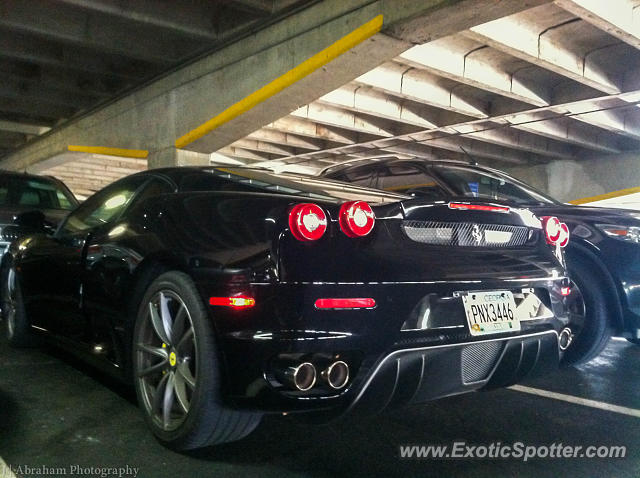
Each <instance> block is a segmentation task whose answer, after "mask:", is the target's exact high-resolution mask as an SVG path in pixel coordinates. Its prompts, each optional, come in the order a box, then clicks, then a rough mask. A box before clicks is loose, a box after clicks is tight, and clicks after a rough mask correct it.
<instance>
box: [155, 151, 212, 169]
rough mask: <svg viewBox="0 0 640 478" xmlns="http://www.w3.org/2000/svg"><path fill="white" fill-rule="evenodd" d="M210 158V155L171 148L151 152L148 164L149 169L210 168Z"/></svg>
mask: <svg viewBox="0 0 640 478" xmlns="http://www.w3.org/2000/svg"><path fill="white" fill-rule="evenodd" d="M209 156H210V155H209V154H204V153H196V152H194V151H186V150H184V149H176V148H174V147H169V148H165V149H161V150H160V151H154V152H151V153H150V154H149V158H148V160H147V164H148V168H149V169H154V168H169V167H172V166H208V165H209Z"/></svg>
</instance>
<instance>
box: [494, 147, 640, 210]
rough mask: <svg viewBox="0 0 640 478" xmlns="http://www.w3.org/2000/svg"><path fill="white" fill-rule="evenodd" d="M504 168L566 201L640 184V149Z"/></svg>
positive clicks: (639, 185)
mask: <svg viewBox="0 0 640 478" xmlns="http://www.w3.org/2000/svg"><path fill="white" fill-rule="evenodd" d="M503 169H505V168H503ZM505 170H506V171H507V172H508V173H509V174H511V175H512V176H514V177H516V178H518V179H521V180H522V181H524V182H526V183H529V184H531V185H532V186H534V187H536V188H537V189H540V190H541V191H544V192H547V193H548V194H549V195H551V196H553V197H554V198H556V199H558V200H560V201H563V202H569V201H574V200H577V199H582V198H587V197H592V196H598V195H601V194H605V193H610V192H613V191H620V190H623V189H628V188H637V187H640V155H638V153H633V154H621V155H616V156H603V157H600V158H594V159H588V160H582V161H575V160H558V161H552V162H550V163H548V164H543V165H536V166H518V167H512V168H506V169H505Z"/></svg>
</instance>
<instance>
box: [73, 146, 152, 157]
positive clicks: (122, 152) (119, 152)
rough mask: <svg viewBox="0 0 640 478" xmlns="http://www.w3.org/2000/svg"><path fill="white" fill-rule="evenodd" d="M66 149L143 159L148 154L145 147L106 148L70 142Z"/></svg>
mask: <svg viewBox="0 0 640 478" xmlns="http://www.w3.org/2000/svg"><path fill="white" fill-rule="evenodd" d="M67 149H68V150H69V151H77V152H80V153H91V154H105V155H108V156H121V157H123V158H139V159H144V158H146V157H147V156H149V151H147V150H146V149H124V148H108V147H106V146H78V145H73V144H70V145H69V146H68V147H67Z"/></svg>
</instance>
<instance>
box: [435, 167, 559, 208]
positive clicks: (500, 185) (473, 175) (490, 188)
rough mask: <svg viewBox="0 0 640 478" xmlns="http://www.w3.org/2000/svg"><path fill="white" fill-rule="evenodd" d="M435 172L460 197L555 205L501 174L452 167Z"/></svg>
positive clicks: (523, 203) (548, 199)
mask: <svg viewBox="0 0 640 478" xmlns="http://www.w3.org/2000/svg"><path fill="white" fill-rule="evenodd" d="M434 170H435V171H437V174H438V175H439V176H440V177H441V178H442V179H443V180H444V182H445V183H446V184H447V186H449V187H450V188H451V189H452V190H453V191H454V192H455V193H456V194H458V195H460V196H467V197H476V198H483V199H498V200H504V201H513V202H515V203H518V204H522V205H535V204H540V203H543V204H548V203H554V201H553V200H552V199H550V198H548V197H546V196H544V195H542V194H541V193H538V192H537V191H534V190H533V189H529V188H526V187H525V186H524V185H521V184H518V183H517V182H515V181H512V180H510V178H508V177H506V176H502V175H499V174H492V173H489V172H485V171H480V170H476V169H471V168H460V167H452V166H447V167H437V168H435V169H434Z"/></svg>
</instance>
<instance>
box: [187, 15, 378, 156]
mask: <svg viewBox="0 0 640 478" xmlns="http://www.w3.org/2000/svg"><path fill="white" fill-rule="evenodd" d="M382 23H383V17H382V15H378V16H377V17H375V18H374V19H373V20H370V21H368V22H367V23H365V24H364V25H361V26H359V27H358V28H356V29H355V30H354V31H352V32H351V33H349V34H348V35H345V36H344V37H342V38H340V39H339V40H338V41H336V42H335V43H333V44H332V45H330V46H328V47H327V48H325V49H324V50H322V51H320V52H318V53H316V54H315V55H313V56H312V57H311V58H309V59H307V60H305V61H303V62H302V63H300V64H299V65H298V66H296V67H295V68H293V69H291V70H289V71H288V72H286V73H285V74H283V75H281V76H279V77H278V78H276V79H275V80H273V81H272V82H271V83H268V84H266V85H265V86H263V87H262V88H260V89H259V90H257V91H254V92H253V93H251V94H250V95H249V96H247V97H246V98H244V99H242V100H240V101H238V102H237V103H235V104H234V105H231V106H230V107H229V108H227V109H226V110H224V111H223V112H222V113H220V114H219V115H217V116H215V117H213V118H211V119H210V120H209V121H207V122H206V123H203V124H201V125H200V126H198V127H197V128H195V129H194V130H191V131H189V132H188V133H187V134H185V135H184V136H181V137H180V138H178V139H177V140H176V143H175V144H176V148H184V147H185V146H187V145H188V144H190V143H193V142H194V141H196V140H197V139H200V138H202V137H203V136H204V135H206V134H208V133H210V132H211V131H213V130H214V129H216V128H218V127H219V126H221V125H223V124H225V123H227V122H229V121H231V120H232V119H234V118H236V117H238V116H240V115H241V114H243V113H246V112H247V111H249V110H250V109H251V108H253V107H254V106H256V105H258V104H260V103H262V102H263V101H265V100H267V99H269V98H271V97H272V96H274V95H276V94H277V93H280V92H281V91H282V90H284V89H285V88H287V87H288V86H291V85H292V84H294V83H296V82H297V81H299V80H301V79H302V78H304V77H305V76H308V75H310V74H311V73H313V72H314V71H316V70H317V69H318V68H321V67H323V66H324V65H326V64H327V63H329V62H330V61H332V60H334V59H336V58H337V57H339V56H340V55H342V54H343V53H345V52H347V51H349V50H350V49H351V48H353V47H355V46H356V45H358V44H360V43H362V42H363V41H365V40H366V39H367V38H369V37H371V36H373V35H375V34H376V33H378V32H379V31H380V29H381V28H382Z"/></svg>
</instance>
